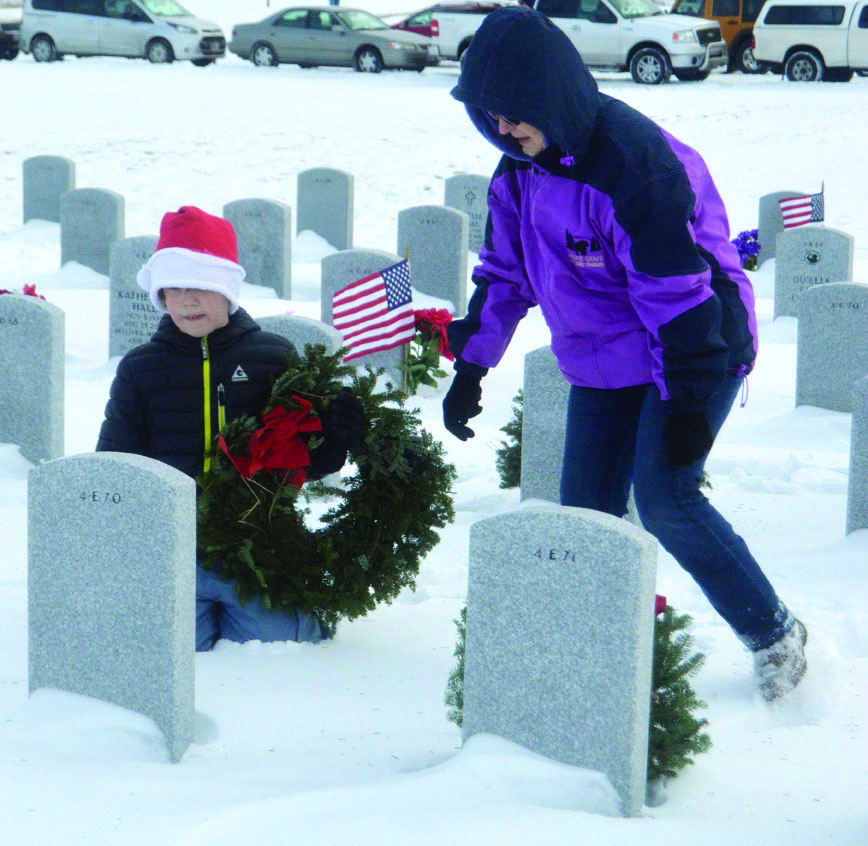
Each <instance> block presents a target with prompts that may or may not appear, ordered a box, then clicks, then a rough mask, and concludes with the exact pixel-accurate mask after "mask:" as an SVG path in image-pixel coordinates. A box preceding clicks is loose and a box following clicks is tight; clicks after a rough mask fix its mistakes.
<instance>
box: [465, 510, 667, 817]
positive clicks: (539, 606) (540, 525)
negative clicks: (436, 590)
mask: <svg viewBox="0 0 868 846" xmlns="http://www.w3.org/2000/svg"><path fill="white" fill-rule="evenodd" d="M656 554H657V544H656V542H655V541H654V539H653V538H652V537H651V536H650V535H649V534H647V533H646V532H644V531H643V530H642V529H638V528H637V527H635V526H633V525H632V524H631V523H629V522H627V521H626V520H619V519H618V518H616V517H612V516H611V515H609V514H602V513H600V512H598V511H590V510H587V509H583V508H566V507H563V506H528V507H525V508H520V509H518V510H516V511H512V512H509V513H506V514H500V515H496V516H494V517H489V518H487V519H485V520H481V521H480V522H478V523H475V524H474V525H473V527H472V528H471V531H470V570H469V581H468V594H467V640H466V652H465V669H464V725H463V736H464V738H465V739H467V738H468V737H470V736H471V735H473V734H477V733H479V732H488V733H491V734H496V735H499V736H501V737H505V738H507V739H508V740H512V741H514V742H515V743H519V744H521V745H522V746H525V747H527V748H529V749H532V750H533V751H535V752H539V753H541V754H543V755H546V756H548V757H549V758H553V759H555V760H557V761H562V762H564V763H567V764H572V765H574V766H579V767H587V768H590V769H595V770H600V771H601V772H603V773H605V775H607V776H608V777H609V780H610V781H611V782H612V785H613V786H614V787H615V789H616V790H617V791H618V793H619V795H620V797H621V800H622V804H623V812H624V813H625V814H626V815H629V816H633V815H636V814H638V813H639V811H640V809H641V807H642V803H643V801H644V798H645V778H646V768H647V763H648V761H647V754H648V718H649V709H650V702H651V657H652V647H653V635H654V576H655V568H656Z"/></svg>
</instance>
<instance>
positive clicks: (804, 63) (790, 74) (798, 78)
mask: <svg viewBox="0 0 868 846" xmlns="http://www.w3.org/2000/svg"><path fill="white" fill-rule="evenodd" d="M824 70H825V68H824V67H823V60H822V59H821V58H820V57H819V56H818V55H816V54H815V53H808V52H807V51H805V50H799V51H798V52H796V53H793V55H792V56H790V58H789V59H787V63H786V64H785V65H784V73H785V74H786V77H787V79H789V80H790V82H819V81H820V80H821V79H822V78H823V71H824Z"/></svg>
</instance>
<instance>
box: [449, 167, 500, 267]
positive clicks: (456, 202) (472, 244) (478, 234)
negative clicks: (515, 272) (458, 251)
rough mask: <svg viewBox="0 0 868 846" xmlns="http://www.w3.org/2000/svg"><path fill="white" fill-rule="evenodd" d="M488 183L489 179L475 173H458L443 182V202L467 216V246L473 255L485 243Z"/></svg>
mask: <svg viewBox="0 0 868 846" xmlns="http://www.w3.org/2000/svg"><path fill="white" fill-rule="evenodd" d="M489 181H490V180H489V177H487V176H480V175H479V174H476V173H458V174H456V175H455V176H450V177H449V178H448V179H447V180H446V181H445V182H444V199H443V202H444V203H445V205H447V206H450V207H451V208H453V209H458V211H462V212H464V213H465V214H466V215H467V219H468V223H469V229H468V233H467V246H468V249H471V250H473V252H474V253H478V252H479V249H480V247H481V246H482V245H483V243H484V242H485V224H486V221H487V220H488V184H489Z"/></svg>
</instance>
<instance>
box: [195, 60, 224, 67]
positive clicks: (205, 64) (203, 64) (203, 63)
mask: <svg viewBox="0 0 868 846" xmlns="http://www.w3.org/2000/svg"><path fill="white" fill-rule="evenodd" d="M216 61H217V59H190V64H191V65H196V67H197V68H207V67H208V65H213V64H214V62H216Z"/></svg>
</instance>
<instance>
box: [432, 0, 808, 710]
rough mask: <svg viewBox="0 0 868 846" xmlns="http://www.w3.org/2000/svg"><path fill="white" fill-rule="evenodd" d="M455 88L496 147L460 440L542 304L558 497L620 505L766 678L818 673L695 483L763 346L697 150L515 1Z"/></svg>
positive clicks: (786, 685) (454, 422) (460, 354)
mask: <svg viewBox="0 0 868 846" xmlns="http://www.w3.org/2000/svg"><path fill="white" fill-rule="evenodd" d="M452 96H453V97H455V99H456V100H459V101H460V102H462V103H463V104H464V106H465V108H466V109H467V113H468V115H469V116H470V119H471V121H473V124H474V125H475V126H476V128H477V129H478V130H479V131H480V132H481V133H482V134H483V135H484V136H485V137H486V138H487V139H488V140H489V141H491V143H492V144H494V145H495V146H496V147H497V148H499V149H500V150H501V151H502V152H503V154H504V155H503V157H502V158H501V160H500V163H499V165H498V167H497V169H496V170H495V172H494V175H493V177H492V179H491V185H490V187H489V191H488V209H489V215H488V222H487V226H486V234H485V243H484V245H483V247H482V249H481V250H480V253H479V258H480V263H479V265H478V266H477V267H476V268H475V270H474V273H473V281H474V283H475V285H476V289H475V291H474V294H473V296H472V298H471V301H470V305H469V308H468V313H467V315H466V316H465V317H464V318H462V319H460V320H454V321H452V323H450V325H449V327H448V337H449V349H450V350H451V352H452V353H453V354H454V355H455V370H456V375H455V377H454V380H453V382H452V385H451V387H450V388H449V391H448V393H447V395H446V397H445V398H444V400H443V417H444V423H445V425H446V428H447V429H448V430H449V431H450V432H451V433H452V434H453V435H455V436H456V437H458V438H460V439H461V440H466V439H467V438H469V437H473V431H472V430H471V429H470V428H469V427H468V426H467V422H468V420H469V419H470V418H472V417H474V416H476V415H477V414H479V413H480V412H481V411H482V408H481V406H480V401H481V396H482V389H481V380H482V377H483V376H484V375H485V374H486V373H487V371H488V368H489V367H494V366H495V365H496V364H497V363H498V362H499V361H500V359H501V357H502V356H503V353H504V350H505V349H506V347H507V344H508V343H509V341H510V339H511V337H512V334H513V332H514V330H515V327H516V324H517V323H518V322H519V320H521V319H522V318H523V317H524V315H525V314H526V312H527V310H528V309H529V308H530V307H531V306H535V305H538V306H539V307H540V309H541V310H542V314H543V316H544V318H545V320H546V323H547V324H548V327H549V329H550V330H551V336H552V342H551V344H552V351H553V353H554V355H555V357H556V358H557V361H558V365H559V367H560V369H561V372H562V373H563V374H564V377H565V378H566V380H567V381H568V382H569V383H570V397H569V406H568V412H567V420H566V445H565V449H564V461H563V468H562V475H561V492H560V496H561V503H562V504H563V505H570V506H580V507H582V508H592V509H596V510H598V511H605V512H607V513H609V514H614V515H615V516H617V517H621V516H623V515H624V514H625V513H626V511H627V500H628V496H629V491H630V485H631V483H632V485H633V492H634V496H635V500H636V507H637V510H638V512H639V517H640V518H641V520H642V524H643V526H644V527H645V528H646V529H647V530H648V531H649V532H651V533H652V534H654V535H655V536H656V537H657V539H658V540H659V541H660V543H661V544H662V545H663V546H664V547H665V548H666V550H667V551H669V552H670V553H671V554H672V556H673V557H674V558H675V559H676V560H677V561H678V562H679V563H680V564H681V566H682V567H684V568H685V569H686V570H687V571H688V572H689V573H690V574H691V575H692V576H693V578H694V579H695V580H696V582H697V583H698V584H699V586H700V588H701V589H702V591H703V592H704V593H705V595H706V596H707V597H708V599H709V601H710V602H711V604H712V606H713V607H714V608H715V609H716V610H717V611H718V613H719V614H720V615H721V616H722V617H723V618H724V620H726V622H727V623H728V624H729V625H730V626H731V628H732V629H733V631H734V632H735V634H736V635H737V636H738V637H739V638H740V639H741V641H742V642H743V643H744V644H745V645H746V646H747V647H748V649H750V650H751V651H752V652H753V655H754V665H755V669H756V674H757V676H758V680H759V685H760V692H761V693H762V695H763V697H764V698H765V699H767V700H773V699H776V698H777V697H779V696H781V695H783V694H784V693H787V692H788V691H789V690H791V689H792V688H794V687H795V686H796V685H797V684H798V683H799V681H801V679H802V677H803V676H804V673H805V670H806V666H807V665H806V662H805V656H804V649H803V647H804V644H805V642H806V640H807V631H806V629H805V626H804V625H803V624H802V622H801V621H799V620H797V619H796V618H795V617H794V616H793V615H792V614H791V613H790V611H789V610H788V609H787V607H786V606H785V605H784V603H783V602H782V601H781V600H780V599H779V598H778V596H777V594H776V593H775V590H774V588H773V587H772V585H771V584H770V583H769V581H768V579H767V578H766V577H765V576H764V575H763V572H762V570H761V569H760V567H759V565H758V564H757V562H756V561H755V560H754V558H753V556H752V555H751V553H750V551H749V550H748V548H747V545H746V544H745V542H744V541H743V540H742V539H741V538H740V537H739V536H738V535H737V534H736V533H735V532H734V531H733V529H732V527H731V526H730V524H729V523H728V522H727V521H726V520H725V519H724V518H723V517H722V516H721V515H720V514H719V513H718V512H717V511H716V510H715V509H714V507H713V506H712V505H711V503H709V501H708V500H707V499H706V497H705V496H704V495H703V494H702V492H701V490H700V480H701V477H702V472H703V466H704V463H705V459H706V457H707V456H708V453H709V450H710V449H711V446H712V444H713V442H714V438H715V435H716V434H717V432H718V431H719V429H720V427H721V426H722V425H723V421H724V420H725V419H726V416H727V414H728V413H729V410H730V407H731V406H732V404H733V401H734V399H735V397H736V396H737V395H738V392H739V390H740V388H741V386H742V383H743V381H744V378H745V376H746V374H747V373H749V372H750V370H751V368H752V367H753V364H754V359H755V357H756V318H755V315H754V297H753V291H752V289H751V285H750V282H749V281H748V279H747V277H746V276H745V274H744V272H743V271H742V269H741V266H740V263H739V259H738V254H737V252H736V250H735V247H733V246H732V245H731V244H730V242H729V224H728V221H727V216H726V210H725V209H724V206H723V202H722V201H721V198H720V195H719V194H718V192H717V189H716V188H715V186H714V183H713V182H712V179H711V176H710V174H709V172H708V169H707V167H706V165H705V162H704V161H703V160H702V158H701V157H700V156H699V154H698V153H697V152H696V151H695V150H692V149H691V148H690V147H688V146H687V145H685V144H683V143H682V142H680V141H678V139H676V138H674V137H673V136H672V135H670V134H669V133H667V132H666V131H665V130H663V129H661V128H660V127H659V126H657V125H656V124H655V123H653V122H652V121H651V120H649V119H648V118H647V117H645V116H644V115H642V114H640V113H639V112H637V111H635V110H634V109H632V108H630V107H629V106H627V105H626V104H625V103H622V102H621V101H619V100H616V99H614V98H612V97H609V96H607V95H605V94H601V93H600V92H599V91H598V90H597V85H596V83H595V81H594V79H593V77H592V76H591V75H590V74H589V73H588V71H587V69H586V68H585V66H584V63H583V62H582V59H581V57H580V56H579V54H578V52H577V51H576V49H575V48H574V47H573V45H572V44H571V42H570V41H569V39H568V38H567V37H566V36H565V35H564V34H563V33H562V32H561V31H560V30H559V29H557V28H556V27H555V26H554V25H553V24H552V23H551V22H550V21H549V20H548V19H547V18H546V17H545V16H543V15H541V14H539V13H538V12H535V11H533V10H532V9H527V8H523V7H520V6H512V7H504V8H502V9H499V10H497V11H495V12H493V13H492V14H490V15H489V16H488V17H487V18H486V19H485V21H484V22H483V24H482V25H481V27H480V28H479V29H478V30H477V32H476V35H475V36H474V38H473V41H472V43H471V45H470V47H469V48H468V49H467V51H466V52H465V54H464V61H463V64H462V68H461V73H460V76H459V79H458V84H457V85H456V86H455V88H454V89H453V90H452Z"/></svg>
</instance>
